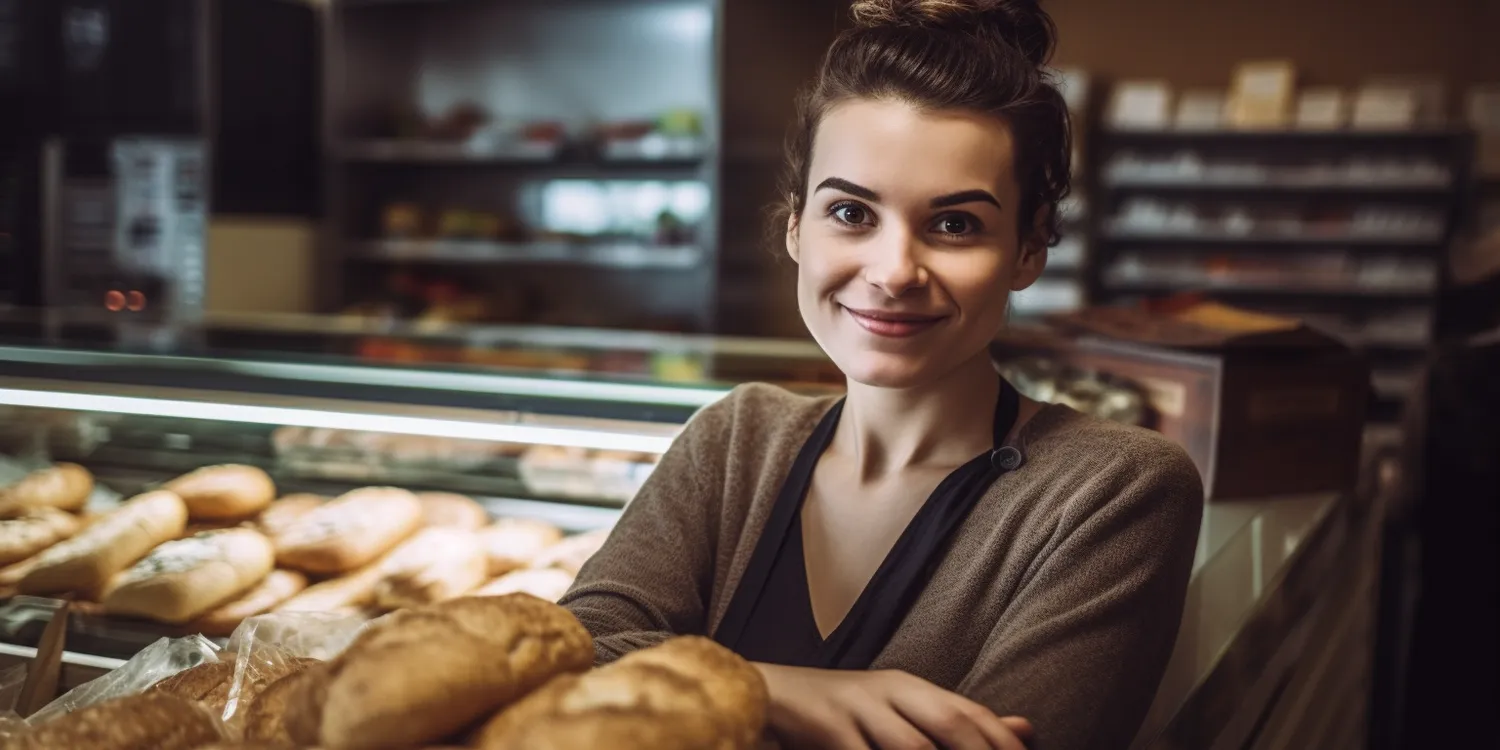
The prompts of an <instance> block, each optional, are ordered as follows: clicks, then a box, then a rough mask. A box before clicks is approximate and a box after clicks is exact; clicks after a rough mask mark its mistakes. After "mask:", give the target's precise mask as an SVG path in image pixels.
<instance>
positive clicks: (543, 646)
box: [286, 595, 594, 748]
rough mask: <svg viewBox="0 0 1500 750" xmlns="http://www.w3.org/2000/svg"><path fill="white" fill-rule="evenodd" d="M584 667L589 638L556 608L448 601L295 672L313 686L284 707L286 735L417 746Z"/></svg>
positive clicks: (515, 601) (397, 618)
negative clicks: (322, 665) (305, 676)
mask: <svg viewBox="0 0 1500 750" xmlns="http://www.w3.org/2000/svg"><path fill="white" fill-rule="evenodd" d="M593 662H594V646H593V640H592V639H591V638H590V637H589V633H588V630H586V629H585V628H584V627H583V625H582V624H581V623H579V622H578V620H577V618H575V617H574V616H573V615H572V613H570V612H568V611H567V610H566V609H563V608H562V607H559V606H557V605H556V604H551V603H548V602H544V601H542V600H540V599H537V598H535V597H531V596H524V595H514V596H498V597H484V598H476V597H464V598H461V599H454V600H452V601H447V602H442V603H440V604H433V605H429V606H426V607H420V608H417V609H408V610H402V611H400V612H396V613H394V614H391V615H388V616H386V617H384V618H381V619H380V620H377V621H375V622H374V623H372V624H371V625H369V626H368V627H367V628H365V630H364V631H363V632H361V633H360V635H359V636H358V637H356V638H355V640H354V642H353V643H351V644H349V647H348V648H347V649H345V650H344V652H343V653H342V654H340V655H339V656H338V657H337V658H336V659H334V660H333V661H331V662H328V665H327V667H326V668H316V669H312V670H308V671H307V672H304V674H311V675H313V678H311V679H309V680H307V681H305V682H301V683H299V684H298V685H297V687H296V689H295V690H294V691H293V692H292V695H290V696H289V697H288V698H287V711H286V726H287V729H288V730H289V733H290V734H291V737H292V739H294V740H296V741H297V742H298V743H299V744H300V745H302V746H308V745H319V746H323V747H337V748H400V747H421V746H423V745H424V744H427V743H433V742H441V741H443V740H444V739H445V738H448V737H451V736H453V735H454V734H455V733H457V732H460V731H462V730H464V729H465V728H467V727H469V726H472V725H473V724H474V722H476V721H478V720H481V719H483V718H485V717H487V716H491V715H493V714H494V713H495V712H496V711H499V710H501V709H503V708H505V707H506V706H507V705H510V704H511V703H513V702H515V701H517V700H519V699H520V698H522V697H523V696H525V695H526V694H527V693H530V692H531V691H533V690H535V689H536V688H538V687H540V686H541V685H542V684H543V683H545V682H547V680H549V679H551V678H553V677H555V676H557V675H560V674H566V673H569V672H581V671H584V670H586V669H588V668H589V667H590V666H592V664H593ZM398 675H399V677H400V679H393V676H398Z"/></svg>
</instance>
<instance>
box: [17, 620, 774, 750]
mask: <svg viewBox="0 0 1500 750" xmlns="http://www.w3.org/2000/svg"><path fill="white" fill-rule="evenodd" d="M195 638H196V637H187V638H179V639H163V640H162V641H160V642H158V643H157V644H155V645H153V647H152V648H150V649H147V650H146V651H143V652H141V653H140V654H138V655H137V656H136V657H135V658H133V659H131V660H130V661H129V662H126V664H125V665H124V666H122V667H120V668H119V669H117V670H115V671H114V672H111V673H109V674H107V675H105V676H104V677H101V678H99V679H98V680H96V681H95V682H94V683H88V684H85V685H83V686H80V687H78V688H75V689H74V690H73V691H70V692H69V693H67V694H65V695H63V696H61V697H60V698H58V699H57V700H55V701H53V702H52V703H50V704H48V705H47V706H46V707H44V708H43V709H42V710H41V711H38V712H36V713H35V714H33V715H32V716H30V717H29V718H28V719H27V720H26V721H25V722H24V726H22V727H20V728H19V729H15V730H12V731H10V732H9V733H7V734H4V735H0V747H3V748H6V749H7V750H33V749H36V750H40V749H41V748H75V747H76V748H82V747H88V748H97V749H98V750H137V749H139V750H146V749H147V748H153V749H155V750H209V749H210V748H242V749H245V750H248V749H250V748H288V749H290V748H325V749H329V750H337V749H343V748H348V749H351V750H353V749H363V750H403V749H406V748H412V749H417V748H439V747H470V748H484V749H489V750H522V749H523V748H524V749H525V750H585V749H592V748H618V749H620V750H678V749H679V748H680V749H681V750H696V749H698V748H715V749H722V750H749V748H754V747H756V746H757V745H758V744H759V743H760V741H761V735H762V732H763V729H764V726H765V716H766V701H767V697H766V686H765V684H764V682H763V681H762V679H761V677H760V673H759V672H758V671H757V670H756V669H755V668H754V667H752V666H751V665H750V664H749V663H747V662H745V661H744V660H743V659H741V658H740V657H738V656H736V655H735V654H734V653H732V652H730V651H728V650H727V649H725V648H723V647H722V646H719V645H718V644H716V643H714V642H713V641H711V640H709V639H707V638H702V637H696V636H690V637H683V638H674V639H671V640H668V641H666V642H664V643H662V644H661V645H658V646H654V647H650V648H645V649H642V650H639V651H636V652H634V653H631V654H629V655H627V656H625V657H624V658H622V659H620V660H618V661H616V662H613V663H611V664H608V665H605V666H601V667H595V666H594V658H595V657H594V646H593V642H592V639H591V638H590V637H589V634H588V631H587V630H585V629H584V627H583V625H582V624H580V623H579V622H578V620H577V619H575V618H574V617H573V616H572V614H571V613H569V612H568V611H567V610H566V609H564V608H562V607H560V606H558V605H556V604H553V603H551V602H548V601H545V600H543V599H539V598H537V597H534V596H531V595H530V594H506V595H502V596H483V597H480V596H469V597H460V598H457V599H450V600H447V601H443V602H439V603H436V604H427V605H423V606H420V607H414V608H410V609H405V610H401V611H398V612H395V613H392V614H389V615H386V616H383V617H381V618H378V619H376V620H373V621H369V622H357V621H354V620H353V619H352V618H339V617H338V616H335V615H328V614H326V613H317V614H310V615H302V616H299V615H296V614H291V615H287V614H272V615H262V616H257V617H253V618H250V619H248V620H246V621H245V622H244V623H243V624H242V625H241V627H240V628H239V629H238V630H237V631H236V632H235V634H234V636H233V637H231V639H230V641H229V645H228V646H227V647H226V648H225V649H223V650H222V651H219V650H216V649H215V648H214V647H213V645H212V644H211V643H210V642H208V641H206V640H204V639H201V638H196V640H195Z"/></svg>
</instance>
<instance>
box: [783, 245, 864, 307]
mask: <svg viewBox="0 0 1500 750" xmlns="http://www.w3.org/2000/svg"><path fill="white" fill-rule="evenodd" d="M798 247H799V248H800V251H801V252H799V253H798V256H799V257H798V261H797V286H798V288H800V289H802V290H803V291H805V292H812V293H817V292H821V291H826V290H829V289H835V288H839V287H842V286H844V285H845V284H847V283H849V280H850V279H852V278H854V277H855V276H857V275H858V274H859V255H858V253H857V252H855V251H854V250H853V249H852V248H851V247H850V244H849V243H848V242H844V241H841V240H840V239H838V238H834V237H828V236H825V235H819V234H818V233H817V232H814V231H807V232H803V233H802V235H801V239H800V242H799V244H798Z"/></svg>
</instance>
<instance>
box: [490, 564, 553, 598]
mask: <svg viewBox="0 0 1500 750" xmlns="http://www.w3.org/2000/svg"><path fill="white" fill-rule="evenodd" d="M572 585H573V574H572V573H569V572H568V571H566V570H559V569H557V568H528V569H526V570H514V571H511V572H509V573H506V574H505V575H503V576H500V577H499V578H496V579H495V580H493V581H490V582H489V583H486V584H485V585H483V586H480V587H479V589H477V590H476V591H475V592H474V596H505V595H506V594H531V595H532V596H534V597H536V598H538V599H546V600H547V601H549V602H555V601H557V600H558V599H561V598H562V596H563V594H566V593H568V589H569V588H570V587H572Z"/></svg>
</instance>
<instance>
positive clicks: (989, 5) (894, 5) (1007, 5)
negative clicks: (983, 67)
mask: <svg viewBox="0 0 1500 750" xmlns="http://www.w3.org/2000/svg"><path fill="white" fill-rule="evenodd" d="M850 10H851V12H852V13H853V14H854V23H855V24H857V25H859V26H862V27H864V28H892V27H907V28H925V29H946V30H954V31H972V32H976V33H988V34H992V35H994V36H995V37H996V38H998V39H1000V40H1001V41H1003V42H1005V43H1006V44H1009V45H1010V46H1012V47H1014V48H1016V49H1017V50H1019V51H1020V52H1021V54H1023V55H1025V56H1026V59H1028V60H1030V61H1031V62H1032V64H1034V65H1037V66H1041V65H1045V64H1046V63H1047V60H1048V58H1050V57H1051V56H1052V48H1053V46H1054V44H1055V43H1056V39H1057V28H1056V26H1054V25H1053V23H1052V17H1051V16H1049V15H1047V12H1046V11H1044V10H1042V8H1041V4H1040V2H1039V0H855V2H854V4H853V6H852V7H851V8H850Z"/></svg>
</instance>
